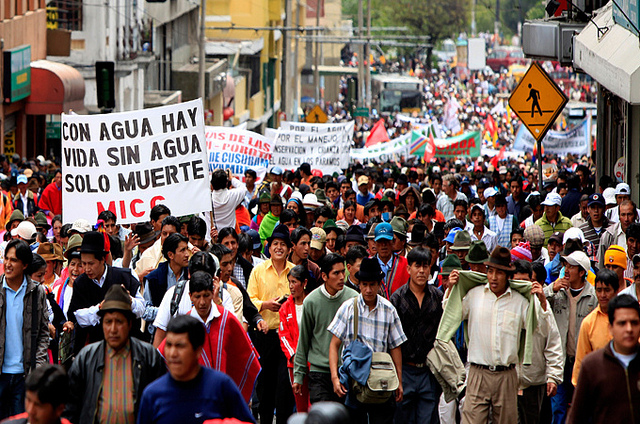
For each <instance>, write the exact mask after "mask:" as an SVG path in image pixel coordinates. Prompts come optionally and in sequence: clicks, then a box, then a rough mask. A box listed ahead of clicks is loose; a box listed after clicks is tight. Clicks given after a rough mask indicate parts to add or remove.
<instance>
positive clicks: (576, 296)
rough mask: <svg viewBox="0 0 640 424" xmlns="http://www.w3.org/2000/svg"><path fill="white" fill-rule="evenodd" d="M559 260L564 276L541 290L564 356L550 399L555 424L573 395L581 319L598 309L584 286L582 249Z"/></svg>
mask: <svg viewBox="0 0 640 424" xmlns="http://www.w3.org/2000/svg"><path fill="white" fill-rule="evenodd" d="M561 261H562V262H563V264H564V276H563V277H562V278H558V279H557V280H556V281H555V282H554V283H553V284H549V285H548V286H546V287H545V288H544V293H545V295H546V297H547V300H548V301H549V303H550V305H551V310H552V311H553V314H554V316H555V318H556V323H557V324H558V331H559V332H560V338H561V339H562V350H563V354H564V355H565V365H564V381H563V382H562V384H561V385H560V386H558V393H557V394H556V395H555V396H554V397H552V398H551V409H552V411H553V417H554V422H564V421H565V418H566V415H567V408H568V404H569V402H570V401H571V397H572V395H573V385H572V384H571V375H572V372H573V364H574V362H575V356H576V348H577V344H578V334H580V326H581V325H582V320H583V318H584V317H586V316H587V315H589V313H590V312H591V311H593V310H594V309H595V308H596V306H598V298H597V296H596V291H595V289H594V288H593V286H592V285H591V284H588V283H587V273H588V272H589V270H590V268H591V262H590V261H589V258H588V257H587V255H586V254H585V253H584V252H583V251H581V250H576V251H574V252H572V253H571V254H569V255H567V256H562V258H561ZM556 420H557V421H556Z"/></svg>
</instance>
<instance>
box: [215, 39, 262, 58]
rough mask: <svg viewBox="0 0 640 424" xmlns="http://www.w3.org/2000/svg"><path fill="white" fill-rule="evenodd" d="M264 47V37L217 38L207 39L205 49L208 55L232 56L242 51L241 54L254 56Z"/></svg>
mask: <svg viewBox="0 0 640 424" xmlns="http://www.w3.org/2000/svg"><path fill="white" fill-rule="evenodd" d="M263 48H264V38H263V37H260V38H256V39H254V40H217V41H211V40H209V41H207V42H206V43H205V47H204V51H205V53H206V54H207V56H224V55H227V56H230V55H235V54H238V53H240V54H241V55H247V56H253V55H256V54H258V53H260V52H261V51H262V49H263Z"/></svg>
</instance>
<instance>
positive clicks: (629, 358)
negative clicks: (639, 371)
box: [610, 342, 638, 368]
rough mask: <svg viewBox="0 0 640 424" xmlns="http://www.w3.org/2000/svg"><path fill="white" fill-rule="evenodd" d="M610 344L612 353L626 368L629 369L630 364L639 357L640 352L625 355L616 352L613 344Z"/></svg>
mask: <svg viewBox="0 0 640 424" xmlns="http://www.w3.org/2000/svg"><path fill="white" fill-rule="evenodd" d="M610 343H611V352H613V356H615V357H616V358H618V361H620V362H622V365H623V366H624V367H625V368H629V363H630V362H631V361H633V359H634V358H635V357H636V356H638V352H635V353H632V354H631V355H623V354H622V353H618V352H616V350H615V349H614V348H613V342H610Z"/></svg>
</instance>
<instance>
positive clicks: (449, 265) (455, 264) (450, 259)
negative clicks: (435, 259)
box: [440, 254, 462, 291]
mask: <svg viewBox="0 0 640 424" xmlns="http://www.w3.org/2000/svg"><path fill="white" fill-rule="evenodd" d="M440 268H442V271H440V276H441V280H440V286H441V287H442V288H443V290H444V291H446V290H447V289H448V288H449V275H450V274H451V271H453V270H454V269H457V270H462V264H461V263H460V259H459V258H458V256H457V255H454V254H451V255H448V256H447V257H446V258H444V261H442V263H441V264H440Z"/></svg>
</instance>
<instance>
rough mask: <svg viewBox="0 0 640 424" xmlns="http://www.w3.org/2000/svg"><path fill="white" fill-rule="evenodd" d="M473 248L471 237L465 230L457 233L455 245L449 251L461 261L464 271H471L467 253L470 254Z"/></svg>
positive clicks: (454, 240)
mask: <svg viewBox="0 0 640 424" xmlns="http://www.w3.org/2000/svg"><path fill="white" fill-rule="evenodd" d="M470 247H471V236H470V235H469V233H468V232H467V231H465V230H460V231H458V232H456V235H455V236H454V238H453V244H452V245H451V247H449V249H450V250H451V253H453V254H454V255H456V256H457V257H458V259H460V264H461V265H462V269H463V270H468V269H469V264H468V263H467V259H466V256H467V253H469V248H470Z"/></svg>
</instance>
